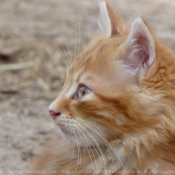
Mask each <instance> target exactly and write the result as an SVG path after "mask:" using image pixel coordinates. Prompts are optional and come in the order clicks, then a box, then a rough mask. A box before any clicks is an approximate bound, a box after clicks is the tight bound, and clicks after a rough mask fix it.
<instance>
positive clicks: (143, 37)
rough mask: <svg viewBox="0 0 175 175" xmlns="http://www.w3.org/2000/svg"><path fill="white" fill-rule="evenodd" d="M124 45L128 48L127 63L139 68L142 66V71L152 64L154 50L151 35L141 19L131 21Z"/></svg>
mask: <svg viewBox="0 0 175 175" xmlns="http://www.w3.org/2000/svg"><path fill="white" fill-rule="evenodd" d="M126 47H127V50H128V60H127V61H128V64H129V65H131V66H132V68H135V69H137V70H139V69H140V68H142V70H143V71H144V72H146V71H147V69H148V68H149V67H150V65H151V64H152V62H153V60H154V57H155V51H154V41H153V37H152V35H151V33H150V31H149V29H148V27H147V25H146V24H145V23H144V22H143V20H142V19H140V18H139V19H137V20H135V21H134V22H133V24H132V27H131V31H130V33H129V36H128V39H127V42H126Z"/></svg>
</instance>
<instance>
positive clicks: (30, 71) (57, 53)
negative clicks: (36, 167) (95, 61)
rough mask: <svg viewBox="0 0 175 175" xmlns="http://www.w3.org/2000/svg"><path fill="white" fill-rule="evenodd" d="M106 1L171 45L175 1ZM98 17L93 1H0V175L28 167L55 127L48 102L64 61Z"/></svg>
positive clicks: (95, 31)
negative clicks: (142, 19) (141, 19)
mask: <svg viewBox="0 0 175 175" xmlns="http://www.w3.org/2000/svg"><path fill="white" fill-rule="evenodd" d="M111 3H112V4H113V6H114V7H115V9H116V11H117V12H118V13H119V14H120V16H121V17H122V19H123V20H124V21H125V22H126V24H127V26H130V25H131V22H132V21H133V20H134V19H135V18H137V17H140V16H146V17H147V18H148V19H149V21H150V24H151V25H152V26H153V28H154V30H155V31H156V33H157V35H158V37H159V38H160V40H162V41H163V42H164V43H166V44H167V45H168V46H170V47H171V48H173V49H174V48H175V35H174V33H175V21H174V18H175V1H173V0H154V1H152V0H139V1H137V0H125V1H123V0H112V1H111ZM97 19H98V0H79V1H77V0H67V1H65V0H37V1H36V0H0V174H3V175H9V174H10V175H11V174H22V172H21V173H20V172H18V173H17V170H21V171H24V170H27V169H29V167H30V164H31V162H32V160H33V158H34V157H35V155H36V154H37V153H38V152H39V150H40V148H41V147H42V145H43V144H44V143H45V142H46V141H47V140H48V138H49V137H50V136H51V135H52V132H54V123H53V121H52V119H51V117H49V114H48V106H49V104H50V103H51V102H52V100H54V98H56V96H57V95H58V94H59V91H60V90H61V87H62V85H63V83H64V79H65V70H66V65H65V63H64V62H68V61H69V60H68V59H70V57H71V58H74V57H75V55H77V53H78V52H79V51H80V50H81V48H83V47H84V46H85V45H86V44H87V43H88V42H89V40H90V39H91V38H93V37H94V36H96V35H98V33H99V29H98V25H97ZM75 46H76V47H75ZM10 49H11V50H12V51H11V52H10V51H9V50H10ZM15 50H17V51H18V53H15ZM5 51H6V52H7V55H5V56H3V55H2V53H4V52H5ZM82 59H83V58H82Z"/></svg>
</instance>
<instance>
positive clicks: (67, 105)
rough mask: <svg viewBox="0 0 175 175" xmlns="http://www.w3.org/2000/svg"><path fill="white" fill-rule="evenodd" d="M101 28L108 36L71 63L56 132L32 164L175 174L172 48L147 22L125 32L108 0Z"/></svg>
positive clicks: (48, 168)
mask: <svg viewBox="0 0 175 175" xmlns="http://www.w3.org/2000/svg"><path fill="white" fill-rule="evenodd" d="M99 26H100V28H101V30H102V32H103V33H104V35H105V36H104V37H99V38H95V39H93V40H92V41H91V42H90V44H89V45H88V46H87V47H86V48H85V49H84V50H83V51H82V52H81V53H80V55H79V56H78V57H77V58H76V59H75V60H74V62H73V64H72V65H71V66H70V68H69V69H68V71H67V78H66V81H65V84H64V87H63V90H62V92H61V93H60V95H59V96H58V97H57V98H56V100H55V101H54V102H53V103H52V104H51V105H50V107H49V112H50V115H51V116H52V118H53V119H54V120H55V123H56V125H57V129H58V132H59V135H56V136H55V137H54V138H53V141H51V142H50V144H49V145H48V147H47V149H46V150H45V151H44V152H43V154H42V155H41V156H40V158H39V159H37V163H36V165H35V166H36V167H35V169H36V170H42V172H41V174H42V175H44V174H47V175H52V174H57V175H62V174H81V175H85V174H86V175H87V174H90V175H92V174H100V175H114V174H122V175H123V174H139V175H141V174H157V175H158V174H175V56H174V53H173V52H172V51H171V50H170V49H168V48H167V47H166V46H164V45H163V44H162V43H161V42H159V41H158V39H157V38H156V36H155V34H154V33H153V31H152V30H151V28H150V27H149V25H148V24H147V22H146V21H145V20H144V19H141V18H138V19H136V20H135V21H134V22H133V23H132V26H131V29H130V30H128V29H127V28H126V27H125V26H124V24H123V23H122V21H121V20H120V18H119V17H118V16H117V15H116V14H115V13H114V11H113V10H112V8H111V7H110V6H109V4H108V3H106V2H101V3H100V18H99ZM37 174H38V173H37Z"/></svg>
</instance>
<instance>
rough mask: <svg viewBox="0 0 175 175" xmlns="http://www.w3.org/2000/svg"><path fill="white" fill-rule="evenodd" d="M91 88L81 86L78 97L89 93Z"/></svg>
mask: <svg viewBox="0 0 175 175" xmlns="http://www.w3.org/2000/svg"><path fill="white" fill-rule="evenodd" d="M90 92H91V90H90V89H89V88H87V87H85V86H81V87H80V88H79V90H78V93H77V96H78V98H82V97H83V96H85V95H87V94H89V93H90Z"/></svg>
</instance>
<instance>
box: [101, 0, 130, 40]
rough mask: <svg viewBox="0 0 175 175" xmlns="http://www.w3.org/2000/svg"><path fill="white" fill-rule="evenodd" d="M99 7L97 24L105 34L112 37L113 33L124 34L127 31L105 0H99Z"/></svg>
mask: <svg viewBox="0 0 175 175" xmlns="http://www.w3.org/2000/svg"><path fill="white" fill-rule="evenodd" d="M99 9H100V15H99V19H98V25H99V27H100V29H101V31H102V33H103V34H104V35H105V36H107V37H113V36H115V35H124V34H125V33H126V32H127V29H126V27H125V25H124V24H123V22H122V21H121V19H120V18H119V16H118V15H117V14H116V13H115V12H114V11H113V9H112V8H111V7H110V5H109V4H108V3H107V2H103V1H102V2H99Z"/></svg>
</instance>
